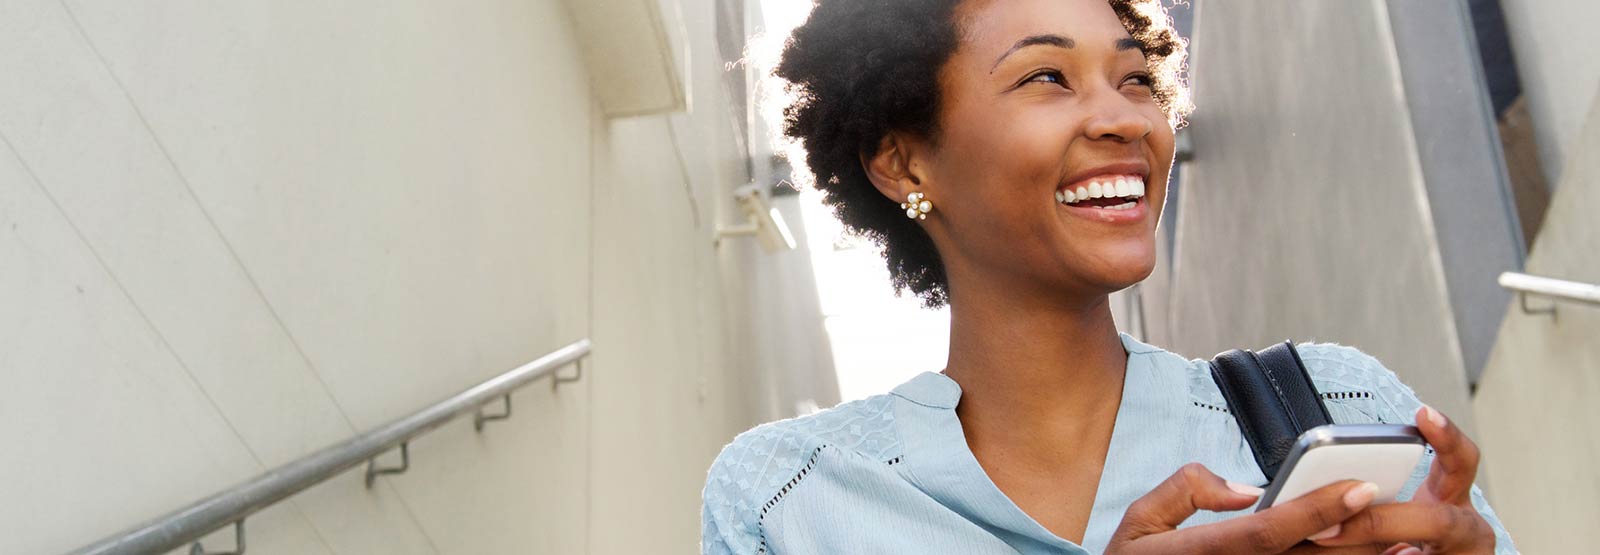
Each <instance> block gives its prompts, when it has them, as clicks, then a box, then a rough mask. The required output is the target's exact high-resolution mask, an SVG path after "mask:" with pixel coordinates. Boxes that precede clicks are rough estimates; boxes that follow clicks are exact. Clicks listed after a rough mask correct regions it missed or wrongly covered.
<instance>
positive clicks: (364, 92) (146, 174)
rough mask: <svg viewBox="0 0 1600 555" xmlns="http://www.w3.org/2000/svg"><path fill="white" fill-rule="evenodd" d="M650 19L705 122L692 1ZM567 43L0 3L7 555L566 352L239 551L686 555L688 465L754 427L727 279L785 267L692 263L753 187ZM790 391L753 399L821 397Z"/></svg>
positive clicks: (713, 144) (275, 14)
mask: <svg viewBox="0 0 1600 555" xmlns="http://www.w3.org/2000/svg"><path fill="white" fill-rule="evenodd" d="M669 7H671V8H672V10H671V11H669V12H667V13H676V14H682V18H681V20H680V21H678V23H677V25H679V27H677V31H678V32H679V33H678V35H677V37H678V39H677V41H678V42H677V43H676V44H677V47H676V52H674V54H675V55H676V56H677V59H680V60H683V61H684V62H685V64H686V65H685V66H684V67H685V77H686V79H689V80H690V81H693V82H696V83H698V84H697V85H693V86H692V90H693V91H694V95H696V97H697V98H694V99H691V104H699V105H703V106H717V105H718V102H719V96H718V95H720V94H722V93H721V92H720V91H721V90H720V88H719V87H716V86H704V85H705V84H706V83H707V82H710V83H714V82H715V79H716V77H717V76H718V75H720V72H721V71H722V70H723V68H722V65H721V63H720V62H718V61H716V60H715V59H714V57H712V56H702V57H699V58H694V57H692V56H690V55H689V54H690V53H691V52H693V51H698V52H714V49H712V48H710V47H709V46H708V45H707V44H703V43H696V42H694V41H702V42H704V41H709V40H712V39H711V38H710V37H712V36H713V35H712V33H711V32H709V31H708V30H707V29H709V28H710V25H711V21H712V20H711V17H712V16H711V14H712V11H711V8H710V2H709V1H706V2H701V1H686V2H684V4H683V5H682V6H678V5H677V3H676V2H672V3H669ZM684 37H701V38H695V39H692V40H690V39H685V38H684ZM579 42H580V41H579V39H578V38H577V37H575V36H574V31H573V28H572V25H571V20H570V18H569V15H568V13H567V11H566V9H565V7H564V6H563V4H561V3H560V2H557V1H555V0H536V1H531V2H529V1H514V2H513V1H493V2H471V3H464V4H463V3H449V4H444V3H436V2H355V3H340V4H337V5H328V4H317V3H285V2H267V1H261V2H231V3H213V2H198V1H182V2H168V3H161V4H144V3H135V4H128V3H120V2H111V1H105V0H68V1H66V2H52V1H45V0H16V1H8V2H3V3H0V74H3V75H6V76H7V78H6V79H3V80H0V141H3V144H0V306H3V307H5V308H4V311H3V312H4V315H3V316H0V337H3V338H4V342H3V343H4V346H3V347H0V381H3V383H5V384H6V387H5V388H4V389H3V390H0V442H3V443H4V444H5V445H6V448H5V449H3V450H0V469H4V471H3V472H0V499H6V500H7V501H6V502H5V503H3V504H0V552H4V553H54V552H61V551H65V550H67V549H70V548H73V547H76V546H78V545H81V544H85V543H88V542H90V541H92V540H95V539H98V538H99V537H101V536H103V535H105V534H108V533H112V532H115V531H117V530H120V529H123V528H126V527H128V526H130V525H133V524H135V523H137V522H140V521H143V520H144V519H147V518H150V517H153V516H156V515H158V514H162V513H164V512H166V511H168V510H171V509H173V508H176V507H178V506H180V505H183V504H186V503H188V502H190V501H192V500H194V499H197V498H199V497H202V496H204V495H207V494H210V493H212V492H214V491H217V490H220V489H222V488H225V487H228V486H230V485H232V484H235V483H237V482H239V481H242V480H244V479H246V478H249V477H251V476H253V475H255V474H257V473H259V472H262V471H263V470H265V469H267V468H270V467H272V466H275V465H278V464H282V463H284V462H286V461H289V460H292V459H294V458H296V457H298V456H301V455H303V454H305V453H308V452H310V451H312V450H315V449H317V448H320V447H322V446H324V445H326V444H329V443H331V442H334V441H337V440H340V439H343V438H345V437H348V436H350V435H352V434H354V433H356V432H358V431H360V430H364V429H367V428H370V427H372V426H375V425H378V424H381V423H383V422H386V421H388V420H390V419H392V418H395V417H398V416H400V415H402V414H405V413H408V412H410V411H412V410H416V409H418V408H420V407H422V406H424V405H425V404H427V403H430V402H433V401H436V400H438V399H441V398H443V397H445V396H447V395H449V394H452V393H454V392H456V391H459V390H460V389H463V388H465V387H468V386H469V385H472V384H474V383H477V382H479V381H481V380H483V379H486V378H488V377H490V376H493V375H495V374H497V373H499V372H502V371H504V370H506V369H509V368H511V367H513V366H515V365H518V364H520V363H522V362H526V361H527V360H531V359H532V358H535V357H537V356H539V355H541V354H543V353H546V352H548V351H550V350H552V349H554V348H557V347H559V346H561V345H564V344H566V343H568V342H570V341H573V340H576V339H579V338H583V337H591V338H592V339H593V341H594V345H595V352H594V355H593V360H592V361H591V363H590V364H588V366H587V368H586V370H587V373H586V376H585V378H584V380H583V381H582V382H579V383H576V384H573V385H572V386H570V387H563V388H562V389H561V390H560V391H552V390H551V388H549V387H548V386H544V385H543V384H536V385H535V386H534V387H531V388H528V389H525V390H523V391H521V392H519V393H518V394H517V395H516V413H515V416H514V417H513V418H512V419H511V420H509V421H506V422H497V423H494V424H492V425H490V426H489V427H488V428H487V429H486V430H485V432H484V433H483V434H481V435H480V434H475V433H474V432H473V431H472V429H471V425H470V424H469V423H466V422H458V423H455V424H452V425H450V426H447V427H445V428H442V429H440V430H438V431H436V432H434V433H432V434H430V435H428V436H425V437H424V438H421V439H419V440H418V441H417V442H415V443H414V444H413V445H412V446H411V455H412V461H411V470H410V471H408V472H407V473H405V474H402V475H397V476H389V477H385V478H383V479H380V480H379V484H378V486H377V487H376V488H375V489H373V490H371V491H368V490H366V489H364V488H363V487H362V485H361V475H360V472H359V470H357V471H355V472H350V473H346V474H344V475H341V476H338V477H336V478H334V479H333V480H332V481H330V482H328V483H325V484H323V485H321V486H318V487H316V488H313V489H312V490H309V491H307V492H305V493H303V494H301V495H298V496H296V497H293V498H291V499H289V500H287V501H285V502H283V503H281V504H279V505H277V506H274V507H272V508H269V509H267V510H265V511H264V512H262V513H259V514H257V515H256V516H253V517H251V518H250V519H249V520H248V521H247V525H248V529H249V530H248V535H249V539H250V552H251V553H263V554H271V553H296V554H303V553H304V554H315V553H328V554H333V553H344V554H368V553H386V554H407V553H462V554H464V553H582V552H590V553H632V552H660V553H666V552H679V553H690V552H694V551H695V550H696V542H697V539H698V512H697V510H698V500H699V495H698V494H699V488H700V484H701V482H702V481H703V478H704V471H705V468H706V466H707V465H708V464H709V462H710V460H711V459H712V457H714V456H715V454H716V449H717V448H718V447H720V446H721V445H722V443H723V442H725V441H726V440H727V439H728V438H730V437H731V436H732V435H733V433H734V432H736V431H738V430H741V429H743V428H744V427H746V426H748V425H750V424H751V423H753V422H754V421H755V420H756V419H757V418H759V417H762V416H765V415H767V414H770V413H773V412H774V411H773V410H770V409H769V408H768V407H766V406H765V405H764V404H763V403H765V402H766V400H764V399H762V398H760V397H758V396H756V395H752V394H751V390H752V389H753V388H754V384H755V383H756V382H758V381H759V380H761V379H768V380H776V379H777V378H763V377H761V375H759V374H756V373H754V372H753V371H752V369H753V368H756V367H757V365H756V362H755V361H757V360H759V359H761V358H762V357H767V358H769V359H770V358H771V355H764V354H763V353H764V351H763V349H769V348H771V345H772V344H773V342H774V339H773V338H772V337H771V335H773V333H772V332H768V331H762V330H761V329H759V328H756V327H755V326H750V325H747V322H750V321H754V320H758V319H760V318H771V317H773V316H772V314H773V311H772V310H771V309H768V308H765V307H764V306H763V305H762V304H761V296H759V295H756V294H754V293H752V291H755V290H756V284H753V283H745V282H743V281H742V280H744V279H746V278H744V277H741V276H746V275H749V274H750V273H751V272H753V271H754V269H756V268H762V267H765V266H764V265H768V264H771V262H770V259H768V258H764V257H762V256H759V255H757V254H756V251H755V250H754V247H753V246H751V245H749V244H748V243H733V244H731V245H727V246H725V247H724V248H723V249H721V250H720V251H719V250H714V249H713V247H712V245H711V241H710V239H711V229H712V228H714V224H715V222H716V221H718V220H719V219H722V218H731V217H732V214H734V213H735V212H734V211H733V209H732V206H731V205H730V204H729V202H728V201H727V200H724V199H727V197H728V196H729V195H728V194H727V193H728V191H729V190H731V189H732V188H733V187H734V186H736V185H739V184H741V183H742V182H743V180H744V179H745V178H746V176H743V175H741V172H742V170H741V169H739V168H743V162H742V160H741V159H740V158H739V155H738V154H737V150H736V149H735V148H734V147H733V146H732V143H733V141H732V138H731V137H730V134H731V133H732V131H729V130H731V129H734V128H735V126H734V125H733V124H732V122H731V120H730V119H729V117H730V116H729V115H728V112H727V111H726V110H721V111H717V110H700V111H691V112H689V113H686V114H677V115H672V116H649V117H640V118H632V119H624V120H608V119H606V118H604V117H602V116H601V115H600V111H599V108H598V106H597V103H596V101H595V96H594V94H593V90H594V87H617V86H627V84H626V83H619V82H616V80H615V79H611V78H608V77H609V75H608V74H607V72H605V71H594V72H592V74H591V72H590V71H589V70H588V69H586V68H585V67H584V66H583V64H582V62H581V59H582V55H581V53H580V47H579ZM691 60H692V61H693V63H692V64H691V63H689V61H691ZM601 69H602V70H603V69H604V68H601ZM591 79H592V80H593V83H592V84H591ZM708 80H709V81H708ZM798 221H799V220H798V218H796V219H794V220H791V223H792V224H795V225H797V224H798ZM797 235H802V234H799V233H797ZM730 291H732V292H734V293H737V294H731V293H730ZM801 318H804V315H803V314H802V315H801ZM813 324H814V325H812V326H810V327H809V328H808V327H807V326H806V325H805V323H804V322H803V321H802V322H799V323H795V324H792V325H791V326H790V327H791V328H794V329H800V330H807V329H810V330H812V332H814V333H816V334H818V335H820V333H821V326H820V322H813ZM803 340H805V339H804V338H802V339H801V341H803ZM804 364H806V362H805V361H801V362H800V363H797V366H796V367H794V368H776V369H771V370H769V371H771V372H801V373H804V372H810V371H817V372H831V370H830V369H827V368H821V369H816V368H808V367H805V366H804ZM623 525H626V526H627V527H628V528H629V530H630V533H629V534H618V533H614V531H615V530H617V529H618V528H619V527H621V526H623ZM207 545H208V547H210V548H211V549H212V550H218V549H226V548H228V547H229V546H231V545H232V539H231V534H230V532H228V531H223V532H219V533H216V534H213V535H211V536H210V537H208V539H207Z"/></svg>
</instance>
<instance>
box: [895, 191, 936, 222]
mask: <svg viewBox="0 0 1600 555" xmlns="http://www.w3.org/2000/svg"><path fill="white" fill-rule="evenodd" d="M900 207H901V208H904V209H905V211H906V217H907V218H911V219H913V220H926V219H928V213H929V212H932V211H933V203H932V202H928V201H927V200H925V199H923V198H922V193H911V194H909V195H906V201H905V202H902V203H900Z"/></svg>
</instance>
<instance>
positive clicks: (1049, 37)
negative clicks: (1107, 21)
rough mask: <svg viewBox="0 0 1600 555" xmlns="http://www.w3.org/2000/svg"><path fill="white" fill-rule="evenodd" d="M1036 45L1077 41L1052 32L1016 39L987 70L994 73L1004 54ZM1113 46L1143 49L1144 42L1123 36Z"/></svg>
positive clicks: (1071, 45) (1069, 45)
mask: <svg viewBox="0 0 1600 555" xmlns="http://www.w3.org/2000/svg"><path fill="white" fill-rule="evenodd" d="M1038 45H1047V46H1055V47H1059V48H1074V47H1077V46H1078V42H1077V41H1075V40H1072V38H1071V37H1063V36H1061V35H1054V34H1046V35H1033V36H1029V37H1024V38H1023V39H1022V40H1019V41H1017V43H1016V44H1013V45H1011V48H1008V49H1006V52H1005V53H1004V54H1001V55H1000V57H999V58H995V60H994V66H993V67H990V68H989V72H990V73H994V68H997V67H1000V62H1003V61H1005V59H1006V56H1010V55H1011V53H1012V52H1016V51H1018V50H1021V49H1024V48H1027V47H1029V46H1038ZM1115 47H1116V49H1117V51H1118V52H1121V51H1124V50H1140V51H1143V50H1144V44H1143V43H1140V42H1139V41H1138V39H1134V38H1132V37H1123V38H1120V39H1117V42H1116V44H1115Z"/></svg>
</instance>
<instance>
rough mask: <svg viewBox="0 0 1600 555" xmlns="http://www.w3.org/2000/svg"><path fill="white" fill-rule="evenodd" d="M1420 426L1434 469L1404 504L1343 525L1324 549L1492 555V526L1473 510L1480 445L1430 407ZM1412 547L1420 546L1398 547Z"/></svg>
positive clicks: (1381, 508)
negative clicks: (1380, 547) (1355, 547)
mask: <svg viewBox="0 0 1600 555" xmlns="http://www.w3.org/2000/svg"><path fill="white" fill-rule="evenodd" d="M1416 421H1417V428H1418V429H1420V430H1422V437H1424V438H1426V439H1427V440H1428V443H1429V444H1431V445H1433V450H1434V457H1433V466H1432V467H1430V468H1429V469H1428V479H1427V480H1426V481H1424V482H1423V483H1422V487H1420V488H1418V489H1417V493H1416V495H1414V496H1412V498H1411V500H1410V501H1407V502H1405V503H1394V504H1389V505H1379V506H1375V507H1372V508H1370V509H1367V510H1366V511H1363V512H1361V513H1360V514H1357V515H1355V517H1353V518H1351V519H1350V520H1347V521H1345V522H1344V523H1343V524H1342V525H1341V527H1340V529H1339V531H1337V532H1336V533H1335V534H1330V536H1331V537H1329V538H1326V539H1319V540H1317V543H1318V544H1320V545H1324V546H1348V545H1373V544H1377V545H1393V546H1394V547H1391V548H1390V551H1389V552H1388V553H1391V555H1402V554H1403V555H1415V554H1421V553H1428V554H1430V555H1432V554H1443V553H1450V554H1457V553H1459V554H1471V555H1478V554H1486V553H1493V552H1494V528H1493V527H1491V526H1489V523H1488V522H1486V521H1484V519H1483V516H1482V515H1480V514H1478V510H1477V508H1475V507H1473V506H1472V480H1473V478H1474V477H1476V476H1477V474H1478V445H1477V444H1475V443H1473V442H1472V439H1470V438H1468V437H1467V435H1466V434H1464V433H1462V432H1461V429H1460V428H1457V427H1456V426H1455V424H1453V423H1451V422H1450V421H1449V420H1446V419H1445V417H1444V415H1442V414H1439V411H1437V410H1434V409H1433V408H1432V407H1426V406H1425V407H1422V409H1421V410H1418V411H1417V417H1416ZM1404 543H1409V544H1411V545H1415V546H1418V547H1410V546H1406V545H1399V544H1404Z"/></svg>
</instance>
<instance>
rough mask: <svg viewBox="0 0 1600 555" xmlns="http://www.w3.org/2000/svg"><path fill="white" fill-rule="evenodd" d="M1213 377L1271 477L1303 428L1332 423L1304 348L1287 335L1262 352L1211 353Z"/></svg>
mask: <svg viewBox="0 0 1600 555" xmlns="http://www.w3.org/2000/svg"><path fill="white" fill-rule="evenodd" d="M1211 379H1212V380H1214V381H1216V382H1217V388H1218V389H1220V390H1222V398H1223V399H1226V400H1227V401H1228V409H1229V411H1231V412H1232V413H1233V418H1234V420H1236V421H1238V423H1239V429H1240V430H1241V431H1243V432H1244V438H1245V440H1246V441H1248V442H1249V443H1250V450H1251V451H1252V452H1253V453H1254V454H1255V458H1256V465H1258V466H1260V467H1261V473H1262V474H1263V475H1265V476H1266V477H1267V482H1268V483H1271V482H1272V480H1273V479H1275V478H1276V477H1277V475H1278V467H1279V465H1281V464H1283V459H1284V457H1286V456H1288V454H1289V449H1290V448H1292V447H1294V442H1295V441H1296V440H1297V439H1299V438H1300V434H1302V433H1305V431H1306V430H1310V429H1312V428H1315V427H1317V426H1322V425H1325V424H1332V423H1333V418H1331V417H1329V416H1328V409H1327V407H1325V406H1323V404H1322V396H1321V395H1320V394H1319V393H1317V387H1316V385H1314V384H1312V383H1311V375H1310V374H1308V373H1307V372H1306V365H1305V363H1304V362H1301V360H1300V353H1298V352H1296V351H1295V349H1294V344H1293V343H1290V342H1288V341H1285V342H1283V343H1279V344H1277V345H1273V346H1271V347H1268V348H1266V349H1263V350H1262V351H1261V352H1259V353H1254V352H1250V351H1248V350H1237V349H1236V350H1232V351H1228V352H1226V353H1222V354H1220V355H1217V356H1216V358H1213V359H1211Z"/></svg>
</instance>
